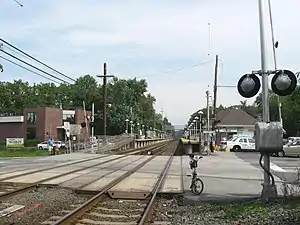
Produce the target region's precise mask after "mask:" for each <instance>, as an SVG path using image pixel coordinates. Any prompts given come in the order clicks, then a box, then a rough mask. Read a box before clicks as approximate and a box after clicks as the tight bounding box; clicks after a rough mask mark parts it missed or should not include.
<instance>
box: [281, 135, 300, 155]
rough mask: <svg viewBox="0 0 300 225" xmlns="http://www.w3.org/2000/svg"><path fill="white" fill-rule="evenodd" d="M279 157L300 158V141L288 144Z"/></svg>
mask: <svg viewBox="0 0 300 225" xmlns="http://www.w3.org/2000/svg"><path fill="white" fill-rule="evenodd" d="M277 156H279V157H284V156H297V157H299V156H300V140H299V139H298V140H295V141H293V142H290V143H287V144H286V145H284V146H283V149H282V151H280V152H278V153H277Z"/></svg>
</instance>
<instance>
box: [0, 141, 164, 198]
mask: <svg viewBox="0 0 300 225" xmlns="http://www.w3.org/2000/svg"><path fill="white" fill-rule="evenodd" d="M166 145H168V143H160V144H158V145H155V146H147V148H146V147H143V148H139V149H131V150H128V151H126V152H124V154H123V155H120V156H119V157H116V158H113V159H109V160H107V161H105V160H104V161H102V162H99V163H95V164H91V165H90V166H86V167H84V168H78V169H74V170H72V171H69V172H65V173H61V174H58V175H56V176H52V177H50V178H46V179H42V180H40V181H38V182H36V183H33V184H30V185H26V184H18V185H16V184H15V183H10V182H3V181H4V180H9V179H13V178H17V177H22V176H26V175H30V174H34V173H39V172H44V171H48V170H51V169H58V168H63V167H67V166H73V165H76V164H80V163H85V162H92V161H94V160H97V159H102V158H108V157H109V156H110V155H101V156H99V157H92V158H88V159H83V160H79V161H76V162H71V163H62V164H61V165H56V166H47V167H45V168H42V169H37V170H32V171H29V172H24V173H21V174H17V175H12V176H9V177H5V178H2V179H0V182H2V183H1V184H0V201H3V200H4V199H6V198H9V197H11V196H14V195H18V194H21V193H23V192H27V191H32V190H35V189H36V188H37V187H38V186H42V185H43V183H44V182H47V181H49V180H53V179H57V178H60V177H63V176H66V175H69V174H71V173H76V172H79V171H82V170H86V169H89V168H92V167H95V166H99V165H102V164H105V163H108V162H113V161H116V160H119V159H122V158H125V157H127V156H129V155H135V154H140V153H144V152H146V151H148V150H153V151H156V150H157V149H160V148H162V147H164V146H166Z"/></svg>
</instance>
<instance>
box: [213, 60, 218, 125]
mask: <svg viewBox="0 0 300 225" xmlns="http://www.w3.org/2000/svg"><path fill="white" fill-rule="evenodd" d="M218 67H219V56H218V55H216V64H215V79H214V103H213V108H214V109H213V110H214V111H213V119H216V116H217V113H216V109H217V91H218Z"/></svg>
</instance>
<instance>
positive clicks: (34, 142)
mask: <svg viewBox="0 0 300 225" xmlns="http://www.w3.org/2000/svg"><path fill="white" fill-rule="evenodd" d="M41 142H42V141H40V140H25V141H24V146H25V147H36V146H37V144H39V143H41Z"/></svg>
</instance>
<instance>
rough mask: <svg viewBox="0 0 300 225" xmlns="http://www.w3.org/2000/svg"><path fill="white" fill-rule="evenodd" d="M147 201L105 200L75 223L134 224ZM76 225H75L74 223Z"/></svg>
mask: <svg viewBox="0 0 300 225" xmlns="http://www.w3.org/2000/svg"><path fill="white" fill-rule="evenodd" d="M148 201H149V200H148V199H147V200H117V199H110V198H107V199H105V200H104V202H101V203H99V204H97V205H96V206H95V207H93V209H92V210H90V211H89V212H87V213H86V214H85V215H84V216H82V218H80V219H79V220H78V221H77V223H79V224H81V223H86V224H89V223H90V224H97V222H98V221H99V222H100V221H102V224H104V223H105V224H110V222H123V223H124V222H127V223H129V224H134V223H136V222H137V221H138V220H139V218H140V216H141V215H142V213H143V211H144V209H145V207H146V203H147V202H148ZM75 224H76V223H75Z"/></svg>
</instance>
